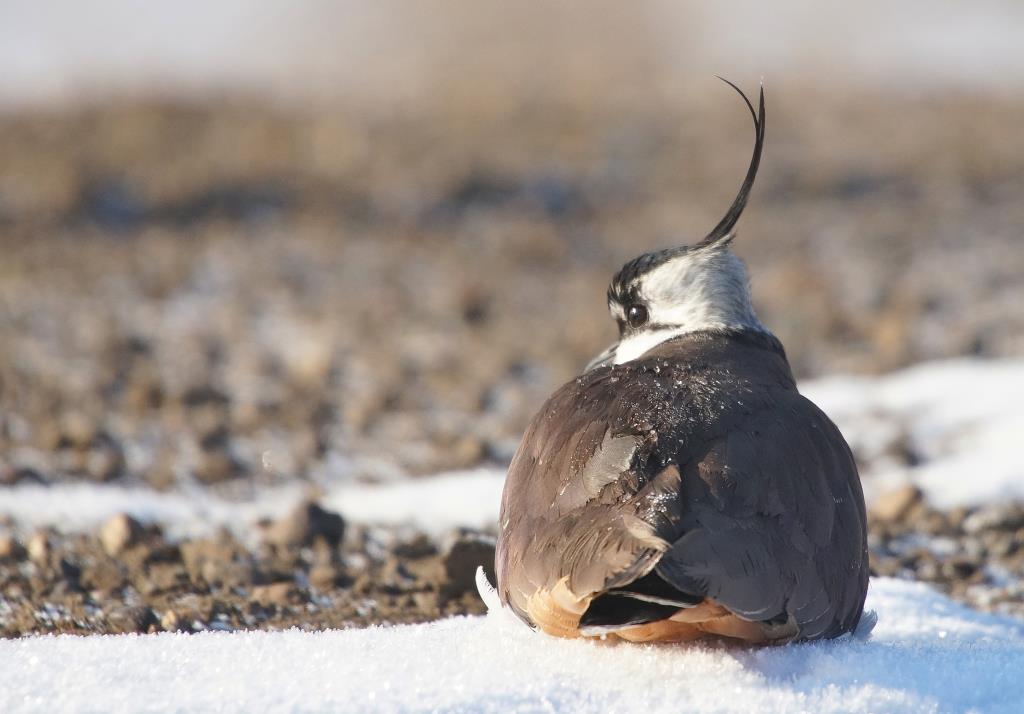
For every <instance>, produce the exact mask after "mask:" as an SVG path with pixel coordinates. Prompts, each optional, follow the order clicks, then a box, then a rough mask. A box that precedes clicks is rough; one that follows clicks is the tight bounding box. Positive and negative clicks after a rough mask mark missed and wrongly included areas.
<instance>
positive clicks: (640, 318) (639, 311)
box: [626, 305, 647, 327]
mask: <svg viewBox="0 0 1024 714" xmlns="http://www.w3.org/2000/svg"><path fill="white" fill-rule="evenodd" d="M626 322H628V323H629V326H630V327H640V326H641V325H643V324H644V323H646V322H647V308H646V307H644V306H643V305H630V306H629V307H628V308H626Z"/></svg>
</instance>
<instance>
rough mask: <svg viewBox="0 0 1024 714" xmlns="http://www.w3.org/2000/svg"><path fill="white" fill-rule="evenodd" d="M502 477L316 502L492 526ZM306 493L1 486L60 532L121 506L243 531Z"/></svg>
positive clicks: (18, 512)
mask: <svg viewBox="0 0 1024 714" xmlns="http://www.w3.org/2000/svg"><path fill="white" fill-rule="evenodd" d="M503 484H504V471H501V470H497V469H476V470H471V471H463V472H454V473H449V474H441V475H438V476H431V477H429V478H421V479H404V480H401V481H393V482H388V483H384V484H354V483H344V484H340V485H336V486H334V487H331V488H327V489H325V490H324V492H323V495H322V496H321V497H320V499H319V503H320V504H321V505H322V506H324V507H325V508H327V509H329V510H333V511H337V512H338V513H341V514H342V515H343V516H345V517H346V518H347V519H349V520H351V521H354V522H359V523H374V524H383V525H402V524H409V525H413V526H415V527H417V528H420V529H422V530H424V531H426V532H428V533H432V534H439V533H443V532H445V531H448V530H451V529H452V528H457V527H476V528H484V527H488V526H492V525H494V523H496V522H497V520H498V505H497V504H498V503H499V502H500V500H501V488H502V485H503ZM306 493H307V487H305V486H298V485H293V486H281V487H277V488H271V489H266V490H264V491H262V492H261V493H260V495H259V496H257V497H256V498H254V499H250V500H228V499H226V498H222V497H219V496H214V495H210V494H209V493H207V492H203V491H201V490H197V491H196V492H195V493H188V492H160V491H154V490H151V489H146V488H123V487H120V486H112V485H98V484H61V485H57V486H40V485H35V484H33V485H25V486H16V487H13V488H5V489H0V514H7V515H10V516H13V517H14V518H15V519H16V520H17V521H18V522H19V523H22V524H24V525H27V526H54V527H57V528H59V529H60V530H62V531H65V532H73V531H85V530H91V529H93V528H96V527H97V526H99V525H100V524H102V523H103V522H104V521H106V520H107V519H108V518H110V517H112V516H114V515H117V514H118V513H127V514H129V515H131V516H133V517H135V518H138V519H139V520H142V521H144V522H151V523H161V524H164V525H165V526H166V527H167V531H168V534H169V535H172V536H178V537H184V536H195V535H203V534H208V533H210V532H212V531H214V530H216V529H217V528H221V527H223V528H228V529H229V530H232V531H235V532H236V533H246V532H251V530H252V525H253V524H254V523H256V522H257V521H259V520H260V519H262V518H277V517H280V516H282V515H284V514H286V513H287V512H288V511H289V510H290V509H292V508H294V507H295V506H296V505H297V504H298V503H299V502H300V501H301V500H302V499H303V498H304V497H305V495H306Z"/></svg>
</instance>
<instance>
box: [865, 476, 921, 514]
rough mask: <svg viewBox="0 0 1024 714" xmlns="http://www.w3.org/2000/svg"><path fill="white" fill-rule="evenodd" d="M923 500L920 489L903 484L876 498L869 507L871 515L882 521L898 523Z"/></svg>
mask: <svg viewBox="0 0 1024 714" xmlns="http://www.w3.org/2000/svg"><path fill="white" fill-rule="evenodd" d="M923 499H924V494H923V493H922V492H921V489H919V488H918V487H917V486H914V485H912V484H905V485H903V486H900V487H899V488H895V489H893V490H891V491H886V492H885V493H883V494H881V495H880V496H878V497H877V498H876V499H875V500H874V503H872V505H871V515H872V516H874V517H875V518H878V519H880V520H883V521H898V520H900V519H902V518H904V517H906V516H907V514H908V513H909V512H910V510H911V509H912V508H914V507H915V506H917V505H918V504H920V503H921V502H922V501H923Z"/></svg>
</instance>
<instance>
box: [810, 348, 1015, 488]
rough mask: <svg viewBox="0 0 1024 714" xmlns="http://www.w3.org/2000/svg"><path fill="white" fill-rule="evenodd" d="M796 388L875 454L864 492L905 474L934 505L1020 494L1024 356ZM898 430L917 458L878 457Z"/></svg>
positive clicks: (867, 453) (859, 449)
mask: <svg viewBox="0 0 1024 714" xmlns="http://www.w3.org/2000/svg"><path fill="white" fill-rule="evenodd" d="M800 391H801V392H803V393H804V394H805V395H806V396H807V397H808V398H810V399H811V400H812V401H813V402H814V403H816V404H817V405H818V406H820V407H821V408H822V409H823V410H824V411H825V413H826V414H828V415H829V417H831V419H832V420H833V421H834V422H836V424H837V425H838V426H839V428H840V429H841V430H842V432H843V434H844V435H845V436H846V438H847V440H848V441H849V442H850V445H851V446H852V447H853V449H854V451H855V452H856V453H857V454H858V455H859V456H860V457H861V458H862V459H863V460H865V461H867V462H869V463H872V462H874V464H875V466H874V468H871V469H867V470H865V472H864V473H862V476H863V477H864V482H865V490H866V491H867V496H868V500H869V502H870V500H871V497H872V496H873V495H874V494H876V493H878V492H880V491H882V490H884V489H887V488H892V487H894V486H896V485H898V484H900V483H905V482H908V481H909V482H911V483H915V484H917V485H918V486H920V487H921V488H922V489H923V490H924V492H925V493H926V494H927V497H928V499H929V500H930V501H931V502H932V503H933V504H935V505H936V506H938V507H941V508H948V507H952V506H958V505H978V504H982V503H990V502H997V501H1000V500H1004V499H1007V498H1024V451H1022V450H1021V443H1020V442H1021V438H1022V436H1024V409H1022V408H1021V405H1022V404H1024V360H1000V361H985V360H953V361H944V362H931V363H924V364H921V365H918V366H915V367H911V368H909V369H906V370H902V371H899V372H894V373H892V374H889V375H884V376H880V377H829V378H824V379H818V380H814V381H809V382H806V383H804V384H801V385H800ZM901 435H902V436H901ZM900 438H905V440H906V442H907V444H908V445H909V446H910V447H911V448H912V450H913V451H914V453H915V454H917V456H918V457H919V458H920V463H918V464H917V465H915V466H912V467H905V466H899V465H895V464H892V463H891V462H890V463H889V464H886V463H885V461H886V460H885V458H884V451H885V450H886V448H887V447H888V446H890V445H892V444H893V443H894V442H896V441H897V440H899V439H900Z"/></svg>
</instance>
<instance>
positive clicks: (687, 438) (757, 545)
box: [497, 331, 868, 640]
mask: <svg viewBox="0 0 1024 714" xmlns="http://www.w3.org/2000/svg"><path fill="white" fill-rule="evenodd" d="M623 442H624V443H625V446H626V447H628V448H627V449H625V450H622V449H618V450H616V448H615V446H616V445H618V444H622V443H623ZM627 452H628V453H627ZM864 522H865V511H864V500H863V495H862V492H861V487H860V481H859V479H858V476H857V470H856V467H855V465H854V462H853V457H852V456H851V454H850V450H849V448H848V447H847V445H846V442H845V441H844V440H843V438H842V436H841V435H840V434H839V431H838V430H837V429H836V427H835V426H834V425H833V424H832V422H831V421H829V419H828V418H827V417H826V416H825V415H824V414H823V413H822V412H821V411H820V410H819V409H818V408H817V407H815V406H814V405H813V404H812V403H811V402H809V401H808V400H807V399H805V398H804V397H802V396H801V395H800V394H799V393H798V392H797V389H796V385H795V383H794V380H793V377H792V374H791V373H790V369H789V365H788V364H787V362H786V358H785V354H784V352H783V350H782V347H781V345H779V343H778V341H777V340H775V339H774V338H773V337H771V336H770V335H767V334H764V333H756V332H724V331H707V332H697V333H691V334H687V335H683V336H681V337H678V338H675V339H673V340H670V341H668V342H666V343H663V344H661V345H659V346H658V347H656V348H655V349H653V350H651V351H650V352H649V353H648V354H647V355H645V356H644V357H642V358H641V359H638V360H634V361H632V362H628V363H626V364H622V365H618V366H614V367H602V368H599V369H596V370H593V371H591V372H589V373H587V374H584V375H583V376H581V377H578V378H577V379H575V380H573V381H571V382H569V383H568V384H566V385H564V386H563V387H562V388H561V389H559V390H558V391H557V392H555V394H554V395H553V396H552V397H551V398H550V399H549V400H548V401H547V403H546V404H545V405H544V406H543V407H542V408H541V410H540V412H539V413H538V414H537V416H536V417H534V419H533V421H532V422H531V424H530V426H529V428H528V429H527V431H526V434H525V436H524V437H523V443H522V446H521V447H520V450H519V452H518V453H517V454H516V457H515V459H514V460H513V462H512V465H511V467H510V468H509V473H508V480H507V482H506V485H505V492H504V496H503V498H502V508H501V530H500V536H499V540H498V552H497V575H498V591H499V594H500V596H501V598H502V600H503V602H505V603H507V604H508V605H509V606H511V607H512V609H513V610H514V611H515V612H516V613H517V614H518V615H519V616H520V617H522V618H523V619H524V620H526V621H528V622H531V623H532V624H536V625H539V626H541V627H542V628H544V629H547V630H548V631H551V632H554V633H555V634H563V635H572V634H574V633H575V632H578V630H579V627H580V626H581V623H580V620H581V619H582V620H583V623H582V626H583V627H587V626H591V627H593V626H601V625H611V626H615V625H621V624H623V623H630V624H637V623H639V622H652V621H656V620H663V619H665V618H667V617H668V616H669V615H670V614H671V613H672V612H675V611H679V610H680V609H682V608H686V607H688V606H689V605H693V604H696V603H700V602H703V601H705V600H710V601H712V602H713V603H715V604H717V605H719V606H721V607H724V608H725V609H726V610H728V611H729V612H730V613H733V614H735V615H737V616H739V618H741V619H742V620H747V621H753V622H757V623H762V622H763V623H767V624H766V625H765V626H764V628H763V630H764V633H765V638H764V639H787V640H788V639H814V638H821V637H835V636H837V635H840V634H842V633H844V632H848V631H850V630H852V629H853V628H854V627H856V625H857V622H858V620H859V618H860V615H861V611H862V608H863V604H864V596H865V592H866V589H867V578H868V561H867V544H866V535H865V527H864ZM652 575H653V578H652ZM645 578H646V579H647V581H648V582H647V583H646V592H648V593H649V592H650V591H651V588H652V587H659V588H660V595H659V597H647V598H646V599H644V600H640V599H635V598H634V599H635V602H636V603H637V605H636V606H635V607H634V609H633V610H632V611H630V610H629V609H628V607H626V606H625V604H624V603H625V601H627V600H628V599H630V598H629V597H628V595H622V594H616V593H617V592H619V593H622V592H628V591H629V587H628V586H629V585H630V584H631V583H636V582H640V581H642V580H644V579H645ZM655 578H656V582H654V583H652V582H650V581H651V580H653V579H655ZM560 582H561V583H564V585H563V586H559V585H558V584H559V583H560ZM563 590H564V592H562V591H563ZM552 592H554V593H555V595H554V600H555V601H556V602H555V604H554V605H553V606H549V605H544V604H543V603H541V604H538V603H537V598H538V597H539V598H541V599H544V598H546V597H548V596H547V595H545V593H549V594H550V593H552ZM611 598H615V602H611V603H610V602H609V599H611ZM531 599H533V602H531ZM573 599H575V600H576V606H575V607H574V606H573V604H574V603H573ZM619 600H623V602H619ZM652 600H653V601H654V602H653V604H654V605H659V606H658V607H651V605H652V602H651V601H652ZM562 601H565V602H562ZM659 601H660V603H665V602H672V601H674V602H675V603H677V604H678V605H677V606H674V607H666V606H665V605H664V604H660V603H659ZM559 608H561V611H559ZM548 609H553V610H556V613H554V614H552V615H551V616H550V617H548V620H549V621H548V622H545V621H543V620H544V619H545V616H546V615H545V613H546V610H548ZM574 609H577V610H580V612H578V613H574V612H572V611H573V610H574ZM566 613H568V614H566ZM602 613H608V614H605V615H604V616H603V617H602V616H601V615H602ZM538 615H539V617H538ZM573 618H575V622H572V620H573ZM652 618H653V619H652ZM563 625H565V627H564V628H563V627H562V626H563Z"/></svg>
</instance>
